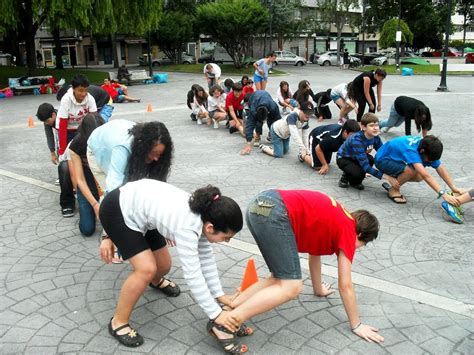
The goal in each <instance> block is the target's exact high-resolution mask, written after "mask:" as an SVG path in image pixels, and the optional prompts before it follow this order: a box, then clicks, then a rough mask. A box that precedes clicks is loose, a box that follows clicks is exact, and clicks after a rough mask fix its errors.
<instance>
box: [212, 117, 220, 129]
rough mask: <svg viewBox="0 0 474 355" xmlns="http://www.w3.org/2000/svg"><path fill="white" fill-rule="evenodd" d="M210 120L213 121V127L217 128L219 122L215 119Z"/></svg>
mask: <svg viewBox="0 0 474 355" xmlns="http://www.w3.org/2000/svg"><path fill="white" fill-rule="evenodd" d="M212 122H214V128H215V129H218V128H219V122H217V121H216V120H215V119H212Z"/></svg>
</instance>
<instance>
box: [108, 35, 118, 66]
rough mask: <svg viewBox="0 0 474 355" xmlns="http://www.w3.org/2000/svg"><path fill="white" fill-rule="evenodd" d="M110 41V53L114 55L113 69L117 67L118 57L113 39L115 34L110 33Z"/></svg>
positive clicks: (114, 39)
mask: <svg viewBox="0 0 474 355" xmlns="http://www.w3.org/2000/svg"><path fill="white" fill-rule="evenodd" d="M110 37H111V40H112V53H113V54H114V68H118V67H119V64H120V62H119V60H120V59H119V57H118V52H117V38H116V37H115V33H112V34H111V35H110Z"/></svg>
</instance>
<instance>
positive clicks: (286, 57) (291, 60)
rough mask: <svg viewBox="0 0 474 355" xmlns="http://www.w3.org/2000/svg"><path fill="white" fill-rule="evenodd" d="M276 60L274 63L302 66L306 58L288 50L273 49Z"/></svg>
mask: <svg viewBox="0 0 474 355" xmlns="http://www.w3.org/2000/svg"><path fill="white" fill-rule="evenodd" d="M275 54H276V60H275V64H276V65H278V64H293V65H297V66H302V65H305V64H306V59H304V58H303V57H300V56H298V55H296V54H294V53H292V52H289V51H275Z"/></svg>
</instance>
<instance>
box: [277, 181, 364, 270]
mask: <svg viewBox="0 0 474 355" xmlns="http://www.w3.org/2000/svg"><path fill="white" fill-rule="evenodd" d="M277 191H278V192H279V193H280V196H281V198H282V200H283V202H284V204H285V206H286V209H287V211H288V217H289V219H290V222H291V226H292V227H293V233H294V234H295V237H296V245H297V247H298V251H299V252H300V253H309V254H311V255H331V254H339V250H342V251H343V252H344V254H345V255H346V256H347V258H348V259H349V260H350V261H351V262H352V259H353V258H354V253H355V243H356V239H357V233H356V222H355V220H354V219H353V217H352V216H351V215H350V213H349V212H348V211H347V210H346V209H345V208H344V206H342V205H341V204H340V203H339V202H337V201H336V200H334V199H333V198H332V197H329V196H328V195H326V194H323V193H322V192H318V191H308V190H277Z"/></svg>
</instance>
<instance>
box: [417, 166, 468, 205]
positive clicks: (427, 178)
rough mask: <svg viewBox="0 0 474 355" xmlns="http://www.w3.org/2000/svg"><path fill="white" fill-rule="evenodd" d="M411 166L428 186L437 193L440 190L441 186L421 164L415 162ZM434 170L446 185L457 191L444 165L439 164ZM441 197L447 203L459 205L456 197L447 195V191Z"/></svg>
mask: <svg viewBox="0 0 474 355" xmlns="http://www.w3.org/2000/svg"><path fill="white" fill-rule="evenodd" d="M413 167H414V168H415V170H416V172H417V173H418V174H420V176H421V178H422V179H423V180H425V182H426V183H427V184H428V186H430V187H431V188H432V189H433V190H434V191H435V192H436V193H437V194H438V193H439V191H441V190H442V188H441V186H440V185H439V184H438V182H437V181H436V179H435V178H434V177H433V176H431V174H430V173H428V171H427V170H426V169H425V167H424V166H423V164H420V163H415V164H413ZM436 172H437V173H438V175H439V176H440V177H441V178H442V179H443V180H444V181H445V182H446V184H448V186H449V187H450V188H451V190H453V191H455V192H458V191H459V190H458V189H457V188H456V186H454V184H453V181H452V180H451V177H450V176H449V174H448V172H447V171H446V169H445V168H444V166H442V165H440V166H439V167H438V168H437V169H436ZM453 188H454V189H453ZM442 197H443V199H444V200H445V201H446V202H448V203H450V204H452V205H454V206H459V203H458V201H457V200H456V198H455V197H454V196H451V195H448V194H447V193H444V194H443V195H442Z"/></svg>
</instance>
